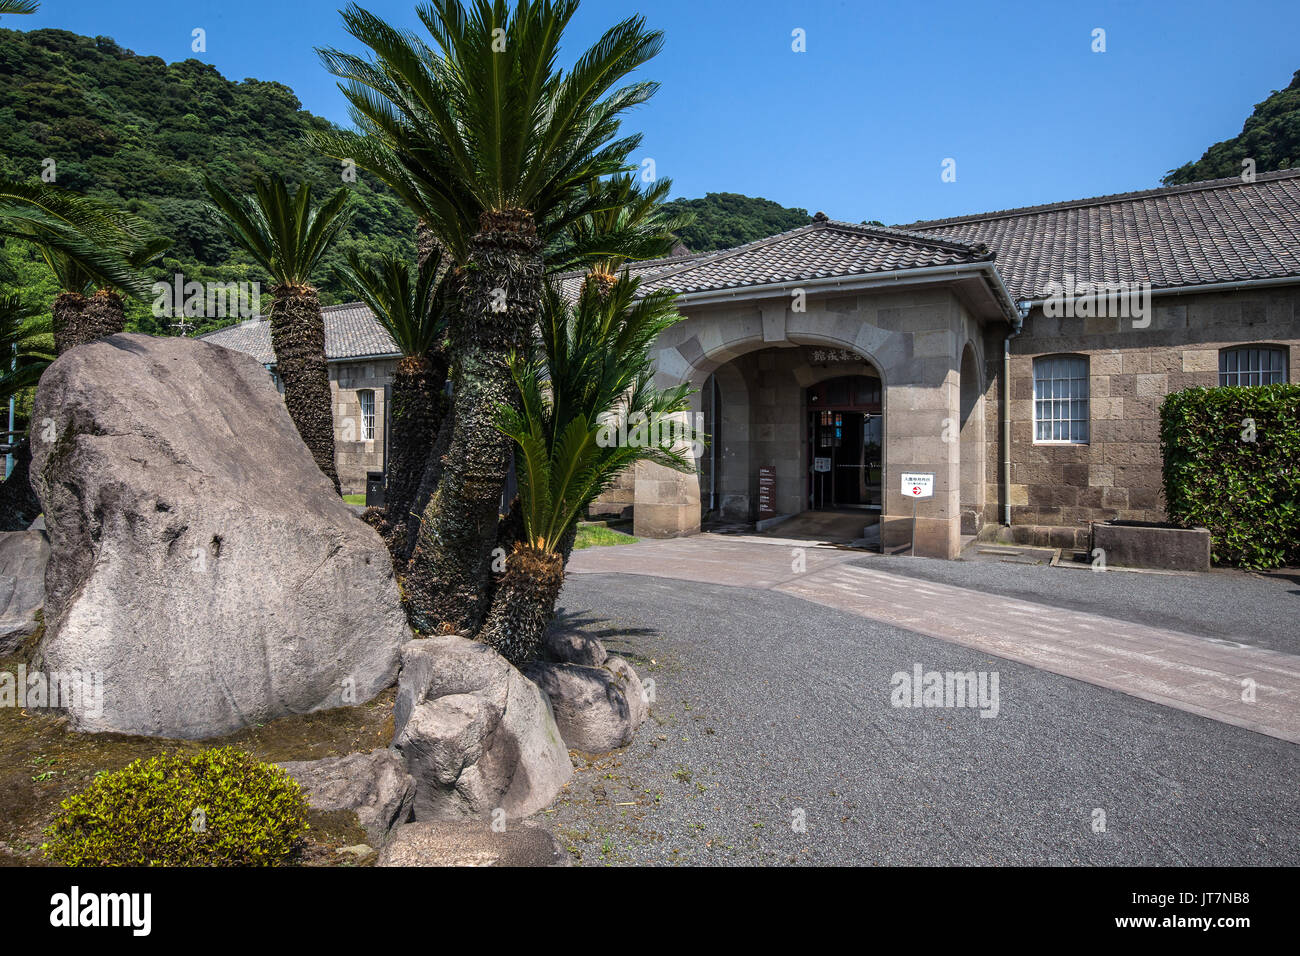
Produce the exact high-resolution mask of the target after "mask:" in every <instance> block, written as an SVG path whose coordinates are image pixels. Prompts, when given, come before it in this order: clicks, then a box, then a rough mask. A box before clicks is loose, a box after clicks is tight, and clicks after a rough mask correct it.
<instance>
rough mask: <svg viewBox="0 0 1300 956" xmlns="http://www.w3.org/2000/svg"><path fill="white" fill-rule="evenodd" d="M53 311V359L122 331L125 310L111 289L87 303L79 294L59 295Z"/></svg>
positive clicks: (62, 293)
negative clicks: (79, 346)
mask: <svg viewBox="0 0 1300 956" xmlns="http://www.w3.org/2000/svg"><path fill="white" fill-rule="evenodd" d="M53 311H54V351H55V354H56V355H62V354H63V353H64V352H66V351H68V349H73V348H76V347H77V346H78V345H84V344H85V343H87V342H93V341H95V340H96V339H102V338H104V337H105V336H108V335H116V334H117V333H118V332H121V331H122V330H123V329H124V328H126V306H125V304H124V303H123V302H122V297H121V296H120V295H118V294H117V293H116V292H114V291H113V290H111V289H100V290H99V291H98V292H96V293H95V294H94V295H93V296H91V297H90V298H89V299H87V298H86V297H85V296H84V295H82V294H81V293H79V292H60V293H59V294H58V296H56V297H55V299H54V310H53Z"/></svg>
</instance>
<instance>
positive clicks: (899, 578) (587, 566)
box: [569, 534, 1300, 743]
mask: <svg viewBox="0 0 1300 956" xmlns="http://www.w3.org/2000/svg"><path fill="white" fill-rule="evenodd" d="M862 557H863V552H861V551H852V550H844V549H835V548H822V547H808V546H807V542H802V541H797V540H789V541H782V540H780V539H774V538H770V537H765V538H758V537H739V536H725V537H724V536H719V535H707V534H705V535H698V536H695V537H692V538H685V539H677V540H672V541H644V542H641V543H639V544H632V545H620V546H617V547H605V548H589V549H586V550H583V551H578V552H575V553H574V555H573V558H572V559H571V561H570V563H569V570H570V572H572V573H575V574H584V573H586V574H591V573H601V574H610V573H622V574H640V575H649V576H652V577H658V578H669V579H677V580H684V581H696V582H701V583H710V584H721V585H730V586H735V587H749V588H760V589H765V590H771V591H777V592H780V593H784V594H789V595H792V596H795V597H799V598H803V599H805V600H808V601H812V602H814V603H816V604H820V605H822V606H825V607H832V608H836V609H838V610H842V611H847V612H850V613H853V614H857V615H859V616H861V617H865V618H870V619H872V620H875V621H880V622H883V623H887V624H891V625H894V626H896V627H901V628H905V629H907V630H910V631H914V632H917V633H920V634H926V635H929V636H931V637H936V638H939V639H941V640H945V641H949V642H951V643H954V644H960V645H962V646H965V647H970V648H975V649H978V650H980V651H983V652H986V653H988V654H992V655H995V656H997V657H1002V658H1006V659H1008V660H1014V661H1019V662H1021V663H1024V664H1028V665H1030V666H1032V667H1036V668H1039V669H1042V670H1046V671H1050V672H1052V673H1056V674H1061V675H1063V676H1065V677H1070V678H1074V679H1076V680H1081V681H1086V682H1088V683H1090V684H1096V685H1099V686H1102V687H1108V688H1111V689H1113V690H1118V691H1122V692H1123V693H1126V694H1130V695H1132V696H1134V697H1139V698H1142V699H1143V700H1149V701H1153V702H1155V703H1159V704H1164V705H1166V706H1169V707H1175V708H1177V709H1179V710H1184V711H1188V712H1190V713H1194V714H1199V715H1200V716H1202V717H1208V718H1210V719H1212V720H1218V721H1222V722H1224V723H1227V724H1233V725H1235V726H1238V727H1245V728H1247V729H1249V730H1253V731H1255V732H1256V733H1261V734H1267V735H1269V736H1272V737H1278V738H1280V739H1282V740H1287V741H1290V742H1292V743H1300V656H1296V655H1293V654H1287V653H1283V652H1281V651H1276V650H1269V649H1265V648H1260V647H1252V646H1242V645H1240V644H1235V643H1226V642H1225V643H1220V642H1216V641H1215V640H1213V639H1210V638H1206V637H1199V636H1195V635H1190V634H1184V633H1180V632H1178V631H1173V630H1167V629H1162V628H1157V627H1150V626H1146V625H1143V624H1138V623H1134V622H1131V621H1123V620H1118V619H1116V618H1112V617H1107V616H1105V615H1104V613H1085V612H1081V611H1078V610H1063V609H1060V608H1056V607H1052V606H1050V605H1047V604H1041V603H1035V602H1031V601H1025V600H1019V599H1014V598H1008V597H1003V596H1000V595H994V594H989V593H986V592H983V591H979V590H973V589H970V588H962V587H955V586H952V585H948V584H939V583H934V582H931V581H924V580H919V579H916V578H912V577H908V576H907V575H905V574H900V573H896V572H893V571H890V570H884V569H882V570H876V569H873V568H870V567H860V566H857V565H855V564H850V563H849V562H860V561H861V559H862ZM882 564H883V560H882ZM1060 573H1061V574H1082V573H1091V572H1081V571H1068V570H1061V571H1060ZM1107 573H1110V574H1122V573H1125V572H1118V571H1116V572H1107ZM1098 611H1104V608H1101V607H1099V608H1098ZM1252 696H1253V699H1250V698H1251V697H1252Z"/></svg>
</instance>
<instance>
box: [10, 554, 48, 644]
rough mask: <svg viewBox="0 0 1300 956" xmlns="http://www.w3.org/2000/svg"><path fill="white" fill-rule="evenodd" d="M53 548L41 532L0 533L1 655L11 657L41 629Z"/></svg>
mask: <svg viewBox="0 0 1300 956" xmlns="http://www.w3.org/2000/svg"><path fill="white" fill-rule="evenodd" d="M49 559H50V545H49V542H48V541H47V540H46V539H45V534H44V532H41V531H7V532H4V533H2V534H0V655H4V654H11V653H13V652H14V651H15V650H17V648H18V646H19V645H20V644H22V641H23V638H24V637H26V636H27V635H28V634H31V633H33V632H34V631H35V630H36V628H37V627H38V626H39V625H38V623H37V621H36V612H37V611H39V610H40V609H41V605H42V604H44V603H45V564H46V562H48V561H49Z"/></svg>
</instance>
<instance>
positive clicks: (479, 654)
mask: <svg viewBox="0 0 1300 956" xmlns="http://www.w3.org/2000/svg"><path fill="white" fill-rule="evenodd" d="M395 722H396V735H395V737H394V743H395V745H396V747H397V749H398V750H399V751H401V753H402V756H403V757H405V758H406V766H407V769H408V770H409V771H410V772H411V775H412V776H414V777H415V787H416V793H415V819H416V820H420V821H423V820H448V819H458V818H463V817H478V818H481V819H486V820H487V821H488V822H489V823H490V822H491V818H492V814H493V812H494V811H496V810H501V811H504V813H505V817H506V819H508V820H509V821H511V824H512V825H513V821H515V820H517V819H519V818H521V817H526V816H528V815H530V814H533V813H536V812H537V811H538V810H541V809H542V808H543V807H546V806H547V805H549V804H550V803H551V801H552V800H554V799H555V796H556V794H558V793H559V792H560V789H561V788H562V787H563V786H564V785H565V784H566V783H568V782H569V780H570V778H572V776H573V764H572V763H571V762H570V761H569V753H568V748H567V747H566V746H565V744H564V740H563V738H562V737H561V736H560V732H559V730H558V729H557V728H556V726H555V717H554V715H553V714H552V713H551V705H550V702H549V701H548V700H547V698H546V695H545V694H543V693H542V692H541V691H540V690H538V689H537V686H536V685H535V684H534V683H533V682H532V681H530V680H528V679H527V678H526V677H524V676H523V675H522V674H520V673H519V671H517V670H516V669H515V668H514V667H512V666H511V665H510V664H509V662H508V661H506V659H505V658H503V657H502V656H501V655H500V654H498V653H497V652H496V651H494V650H492V648H490V647H488V646H487V645H486V644H479V643H477V642H475V641H471V640H469V639H467V638H464V637H458V636H456V635H441V636H438V637H427V638H421V639H419V640H414V641H411V642H410V643H408V644H407V645H406V646H405V647H404V648H403V649H402V675H401V678H400V679H399V681H398V684H397V703H396V712H395Z"/></svg>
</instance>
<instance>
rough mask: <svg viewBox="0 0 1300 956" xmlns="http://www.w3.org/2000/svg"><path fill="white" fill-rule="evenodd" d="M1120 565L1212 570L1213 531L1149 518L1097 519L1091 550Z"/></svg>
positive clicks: (1163, 568) (1157, 568) (1179, 569)
mask: <svg viewBox="0 0 1300 956" xmlns="http://www.w3.org/2000/svg"><path fill="white" fill-rule="evenodd" d="M1098 548H1100V549H1101V550H1102V551H1103V552H1105V563H1106V564H1107V565H1108V566H1111V567H1117V568H1150V569H1152V570H1157V571H1209V570H1210V532H1209V530H1208V529H1207V528H1180V527H1178V526H1177V525H1172V524H1161V523H1157V522H1150V521H1094V522H1093V523H1092V540H1091V547H1090V549H1089V550H1090V551H1091V552H1093V553H1095V552H1096V550H1097V549H1098Z"/></svg>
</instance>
